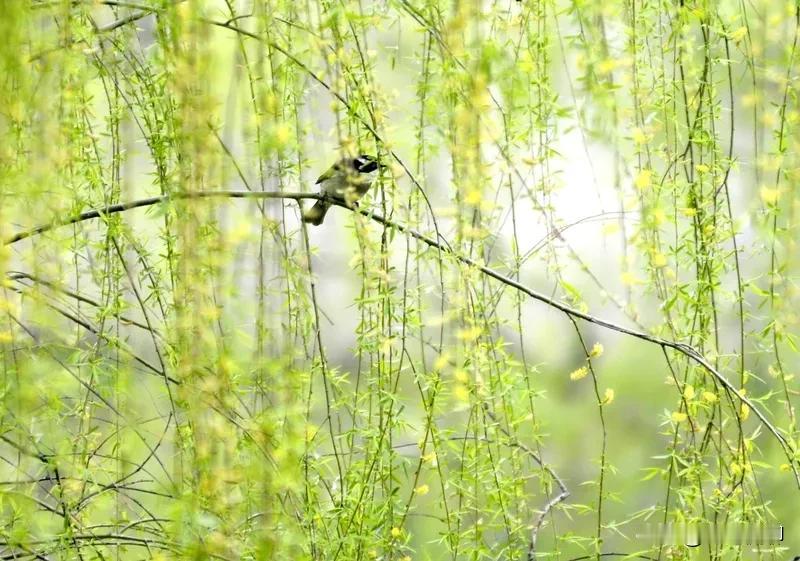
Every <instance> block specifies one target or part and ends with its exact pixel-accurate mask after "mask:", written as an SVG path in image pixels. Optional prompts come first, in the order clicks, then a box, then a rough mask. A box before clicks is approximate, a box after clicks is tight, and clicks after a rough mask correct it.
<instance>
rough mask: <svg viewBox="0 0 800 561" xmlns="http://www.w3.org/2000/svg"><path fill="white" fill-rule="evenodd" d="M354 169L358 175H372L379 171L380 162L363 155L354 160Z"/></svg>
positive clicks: (373, 157)
mask: <svg viewBox="0 0 800 561" xmlns="http://www.w3.org/2000/svg"><path fill="white" fill-rule="evenodd" d="M353 169H355V170H356V171H357V172H358V173H372V172H373V171H375V170H376V169H378V161H377V160H376V159H375V156H370V155H369V154H361V155H360V156H358V157H357V158H355V159H354V160H353Z"/></svg>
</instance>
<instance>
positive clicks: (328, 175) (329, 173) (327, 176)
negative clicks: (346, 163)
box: [314, 164, 339, 185]
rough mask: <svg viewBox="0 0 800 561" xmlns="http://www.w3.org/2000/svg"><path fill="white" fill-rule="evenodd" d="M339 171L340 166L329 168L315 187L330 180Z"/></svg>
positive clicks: (335, 165) (334, 165)
mask: <svg viewBox="0 0 800 561" xmlns="http://www.w3.org/2000/svg"><path fill="white" fill-rule="evenodd" d="M337 171H339V164H333V165H332V166H331V167H329V168H328V171H326V172H325V173H323V174H322V175H320V176H319V179H317V182H316V183H314V185H319V184H320V183H322V182H323V181H325V180H326V179H330V178H331V177H333V174H335V173H336V172H337Z"/></svg>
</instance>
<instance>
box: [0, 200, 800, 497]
mask: <svg viewBox="0 0 800 561" xmlns="http://www.w3.org/2000/svg"><path fill="white" fill-rule="evenodd" d="M211 197H221V198H233V199H294V200H295V201H299V200H301V199H316V200H326V201H327V202H329V203H330V204H331V205H334V206H339V207H342V208H347V209H349V210H352V211H355V212H358V213H360V214H363V215H364V216H366V217H368V218H370V219H372V220H374V221H375V222H377V223H379V224H382V225H383V226H387V227H390V228H393V229H395V230H398V231H400V232H403V233H405V234H408V235H409V236H412V237H414V238H416V239H417V240H419V241H421V242H423V243H425V244H427V245H428V246H430V247H432V248H434V249H436V250H438V251H439V252H441V253H442V254H447V255H451V256H452V257H453V258H454V259H455V260H456V261H458V262H460V263H462V264H464V265H467V266H470V267H474V268H476V269H478V270H479V271H481V272H482V273H483V274H485V275H487V276H489V277H491V278H493V279H495V280H497V281H499V282H501V283H503V284H505V285H507V286H510V287H512V288H514V289H516V290H518V291H520V292H522V293H523V294H526V295H528V296H530V297H531V298H533V299H534V300H538V301H539V302H542V303H544V304H547V305H548V306H550V307H551V308H555V309H556V310H559V311H560V312H563V313H564V314H566V315H567V316H568V317H570V318H573V319H582V320H584V321H587V322H589V323H593V324H595V325H598V326H600V327H604V328H606V329H610V330H612V331H616V332H618V333H622V334H624V335H630V336H631V337H634V338H636V339H640V340H642V341H646V342H648V343H652V344H655V345H659V346H661V347H662V348H669V349H673V350H675V351H677V352H679V353H681V354H683V355H685V356H686V357H687V358H689V359H690V360H692V361H693V362H695V363H696V364H698V365H699V366H701V367H703V368H704V369H705V370H706V371H707V372H708V373H709V374H711V376H713V377H714V378H716V379H717V380H718V381H719V382H720V383H721V384H722V385H723V386H724V387H725V388H726V389H727V390H728V391H730V392H731V393H732V394H734V395H735V396H736V398H737V399H738V400H739V401H740V402H741V403H744V404H745V405H747V406H748V407H749V408H750V410H751V411H752V412H753V413H755V415H756V417H758V419H759V420H760V421H761V423H762V424H763V425H764V426H765V427H766V428H767V430H769V432H771V433H772V435H773V436H774V437H775V438H776V439H777V440H778V442H779V443H780V445H781V448H783V451H784V453H785V455H786V457H787V459H788V460H789V465H790V466H791V467H792V472H793V473H794V476H795V481H796V482H797V487H798V489H800V473H798V471H797V465H796V464H797V458H796V457H795V450H794V447H793V446H792V444H790V443H789V441H788V440H787V439H786V437H784V436H783V435H782V434H781V433H780V432H779V431H778V429H777V428H776V427H775V426H774V425H773V424H772V423H771V422H770V421H769V420H768V419H767V418H766V416H765V415H764V413H763V412H762V411H761V409H760V408H758V407H756V405H755V403H753V401H751V400H750V398H748V397H747V396H745V395H743V394H742V393H741V392H740V391H739V390H738V389H737V388H736V387H735V386H734V385H733V384H731V382H729V381H728V379H727V378H725V376H723V375H722V374H721V373H720V372H719V371H718V370H717V369H716V368H714V367H713V366H712V365H711V364H710V363H709V362H708V361H707V360H706V359H705V358H704V357H703V355H702V354H701V353H700V351H698V350H697V349H695V348H694V347H692V346H691V345H688V344H686V343H681V342H678V341H670V340H667V339H662V338H660V337H655V336H653V335H650V334H648V333H645V332H643V331H636V330H634V329H630V328H627V327H625V326H623V325H619V324H616V323H613V322H610V321H607V320H604V319H601V318H599V317H597V316H593V315H591V314H588V313H585V312H581V311H579V310H576V309H575V308H572V307H570V306H568V305H566V304H564V303H562V302H559V301H558V300H556V299H554V298H551V297H549V296H547V295H545V294H543V293H541V292H538V291H536V290H534V289H532V288H528V287H527V286H525V285H523V284H521V283H519V282H517V281H515V280H514V279H512V278H510V277H507V276H505V275H503V274H501V273H499V272H497V271H496V270H494V269H492V268H490V267H488V266H486V265H482V264H480V263H478V262H477V261H475V260H474V259H472V258H470V257H467V256H464V255H461V254H459V253H456V252H455V251H454V250H453V249H452V248H451V246H450V244H448V243H447V242H446V241H444V242H443V243H440V242H437V241H436V240H434V239H433V238H430V237H429V236H426V235H425V234H423V233H421V232H418V231H417V230H414V229H413V228H411V227H409V226H407V225H405V224H401V223H399V222H395V221H393V220H389V219H387V218H384V217H383V216H381V215H379V214H375V213H373V212H371V211H370V210H368V209H364V208H350V207H348V206H347V204H346V203H345V202H344V201H342V200H340V199H335V198H330V197H325V196H323V195H320V194H313V193H290V192H287V193H284V192H280V191H269V192H268V191H258V192H253V191H190V192H186V193H175V194H173V195H163V196H161V197H150V198H147V199H140V200H137V201H131V202H127V203H119V204H114V205H109V206H106V207H103V208H98V209H93V210H89V211H86V212H82V213H81V214H79V215H78V216H73V217H70V218H66V219H62V220H56V221H54V222H51V223H49V224H42V225H40V226H36V227H34V228H31V229H30V230H25V231H22V232H19V233H17V234H15V235H13V236H11V237H10V238H8V239H7V240H6V241H4V242H3V245H11V244H14V243H16V242H18V241H20V240H24V239H26V238H29V237H31V236H35V235H38V234H41V233H44V232H47V231H50V230H52V229H54V228H57V227H59V226H64V225H68V224H76V223H78V222H83V221H85V220H91V219H93V218H100V217H104V216H109V215H111V214H116V213H119V212H124V211H126V210H131V209H134V208H141V207H147V206H152V205H155V204H159V203H163V202H167V201H170V200H185V199H205V198H211ZM439 238H440V239H443V238H442V236H441V234H439Z"/></svg>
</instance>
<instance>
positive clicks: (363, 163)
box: [303, 154, 384, 226]
mask: <svg viewBox="0 0 800 561" xmlns="http://www.w3.org/2000/svg"><path fill="white" fill-rule="evenodd" d="M379 167H384V166H383V164H379V163H378V160H377V159H376V158H375V156H370V155H368V154H361V155H360V156H356V157H355V158H349V157H344V158H342V159H341V160H339V161H338V162H336V163H335V164H333V165H332V166H331V167H330V168H328V171H326V172H325V173H323V174H322V175H320V176H319V179H317V183H316V184H317V185H319V186H320V193H321V194H323V195H326V196H328V197H334V198H336V199H341V200H343V201H344V202H345V204H346V205H347V206H349V207H351V208H352V207H353V206H356V201H357V200H358V199H360V198H361V197H362V196H364V193H366V192H367V191H369V188H370V187H371V186H372V183H373V182H374V181H375V178H376V177H377V173H376V172H377V171H378V168H379ZM330 206H331V203H330V202H328V201H317V202H316V203H315V204H314V206H312V207H311V208H310V209H308V210H306V211H305V212H303V222H308V223H310V224H313V225H315V226H319V225H320V224H322V221H323V220H324V219H325V213H326V212H328V208H330Z"/></svg>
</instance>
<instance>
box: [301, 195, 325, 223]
mask: <svg viewBox="0 0 800 561" xmlns="http://www.w3.org/2000/svg"><path fill="white" fill-rule="evenodd" d="M329 207H330V205H329V204H328V203H326V202H324V201H317V202H316V203H314V206H312V207H311V208H310V209H308V210H307V211H305V212H304V213H303V222H308V223H309V224H313V225H314V226H319V225H320V224H322V221H323V220H324V219H325V213H326V212H328V208H329Z"/></svg>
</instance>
